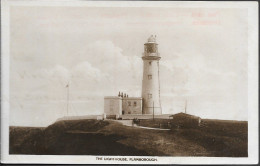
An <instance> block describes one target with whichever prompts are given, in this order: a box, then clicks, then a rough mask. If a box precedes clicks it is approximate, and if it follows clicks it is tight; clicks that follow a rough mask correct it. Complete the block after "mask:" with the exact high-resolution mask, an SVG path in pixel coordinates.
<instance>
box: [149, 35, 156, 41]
mask: <svg viewBox="0 0 260 166" xmlns="http://www.w3.org/2000/svg"><path fill="white" fill-rule="evenodd" d="M148 43H156V36H153V35H151V36H150V37H149V38H148Z"/></svg>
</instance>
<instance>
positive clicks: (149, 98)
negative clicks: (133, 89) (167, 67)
mask: <svg viewBox="0 0 260 166" xmlns="http://www.w3.org/2000/svg"><path fill="white" fill-rule="evenodd" d="M142 59H143V85H142V98H143V114H150V115H151V114H154V115H161V114H162V109H161V100H160V81H159V60H160V59H161V57H160V54H159V53H158V44H157V43H156V36H153V35H152V36H151V37H149V38H148V41H147V43H145V44H144V53H143V56H142Z"/></svg>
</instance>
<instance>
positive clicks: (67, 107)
mask: <svg viewBox="0 0 260 166" xmlns="http://www.w3.org/2000/svg"><path fill="white" fill-rule="evenodd" d="M69 88H70V86H69V83H68V85H67V116H69Z"/></svg>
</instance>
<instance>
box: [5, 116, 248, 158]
mask: <svg viewBox="0 0 260 166" xmlns="http://www.w3.org/2000/svg"><path fill="white" fill-rule="evenodd" d="M150 121H151V120H150ZM162 121H165V122H167V123H168V121H171V120H170V119H165V120H162V119H155V121H153V123H158V122H160V123H162ZM203 121H204V125H205V126H203V127H200V128H196V127H195V128H187V127H186V128H178V129H176V128H172V129H171V130H169V131H158V130H147V129H142V128H135V127H129V126H124V125H122V124H121V123H118V122H117V121H112V120H104V121H103V120H94V119H86V120H83V119H82V120H61V121H57V122H55V123H54V124H52V125H50V126H48V127H46V128H25V127H10V154H46V155H72V154H73V155H136V156H232V157H242V156H244V157H246V156H247V122H239V121H238V122H236V121H228V122H227V121H218V120H203ZM149 123H150V122H149V120H143V122H142V121H141V124H143V125H144V126H145V125H149Z"/></svg>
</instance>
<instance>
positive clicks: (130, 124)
mask: <svg viewBox="0 0 260 166" xmlns="http://www.w3.org/2000/svg"><path fill="white" fill-rule="evenodd" d="M113 121H116V122H119V123H121V124H122V125H125V126H130V127H136V128H142V129H150V130H170V129H161V128H152V127H143V126H137V125H136V124H134V125H132V121H133V120H113Z"/></svg>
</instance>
